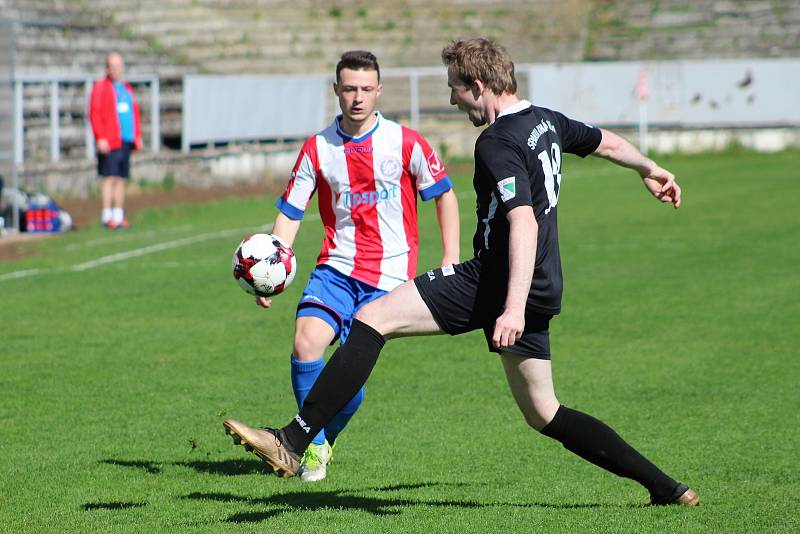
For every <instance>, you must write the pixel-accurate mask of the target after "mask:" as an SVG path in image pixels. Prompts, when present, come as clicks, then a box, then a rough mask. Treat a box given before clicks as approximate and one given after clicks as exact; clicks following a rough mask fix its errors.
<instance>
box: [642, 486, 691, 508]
mask: <svg viewBox="0 0 800 534" xmlns="http://www.w3.org/2000/svg"><path fill="white" fill-rule="evenodd" d="M650 504H652V505H653V506H667V505H670V504H678V505H681V506H700V495H698V494H697V492H696V491H694V490H693V489H691V488H690V487H689V486H687V485H686V484H678V487H677V488H675V491H673V492H672V495H670V496H669V497H667V498H658V497H655V496H651V497H650Z"/></svg>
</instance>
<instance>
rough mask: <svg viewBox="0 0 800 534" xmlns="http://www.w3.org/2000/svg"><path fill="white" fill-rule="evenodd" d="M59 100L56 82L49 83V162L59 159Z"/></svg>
mask: <svg viewBox="0 0 800 534" xmlns="http://www.w3.org/2000/svg"><path fill="white" fill-rule="evenodd" d="M59 104H60V102H59V98H58V80H53V81H52V82H50V161H59V160H60V159H61V144H60V143H59V140H58V136H59V131H58V129H59V111H58V108H59Z"/></svg>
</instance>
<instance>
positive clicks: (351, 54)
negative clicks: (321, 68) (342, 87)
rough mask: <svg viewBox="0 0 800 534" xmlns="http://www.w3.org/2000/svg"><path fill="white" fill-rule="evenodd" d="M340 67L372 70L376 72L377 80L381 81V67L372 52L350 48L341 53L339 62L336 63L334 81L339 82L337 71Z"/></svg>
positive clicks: (338, 71)
mask: <svg viewBox="0 0 800 534" xmlns="http://www.w3.org/2000/svg"><path fill="white" fill-rule="evenodd" d="M342 69H350V70H374V71H375V72H377V73H378V81H381V69H380V67H379V66H378V58H376V57H375V54H373V53H372V52H367V51H366V50H350V51H348V52H345V53H344V54H342V57H341V58H340V59H339V63H337V64H336V82H337V83H338V82H339V73H340V72H342Z"/></svg>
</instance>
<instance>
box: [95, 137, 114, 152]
mask: <svg viewBox="0 0 800 534" xmlns="http://www.w3.org/2000/svg"><path fill="white" fill-rule="evenodd" d="M97 151H98V152H100V153H101V154H108V153H109V152H111V145H109V144H108V141H107V140H106V139H98V140H97Z"/></svg>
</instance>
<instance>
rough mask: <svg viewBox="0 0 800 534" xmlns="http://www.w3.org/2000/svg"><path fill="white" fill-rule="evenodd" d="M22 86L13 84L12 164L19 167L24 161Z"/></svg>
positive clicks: (19, 83) (17, 83)
mask: <svg viewBox="0 0 800 534" xmlns="http://www.w3.org/2000/svg"><path fill="white" fill-rule="evenodd" d="M23 88H24V87H23V85H22V82H20V81H17V82H14V163H16V164H17V165H21V164H22V162H23V161H24V160H25V126H24V124H23V117H24V115H23V111H24V110H23V108H22V106H23V94H22V91H23Z"/></svg>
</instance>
